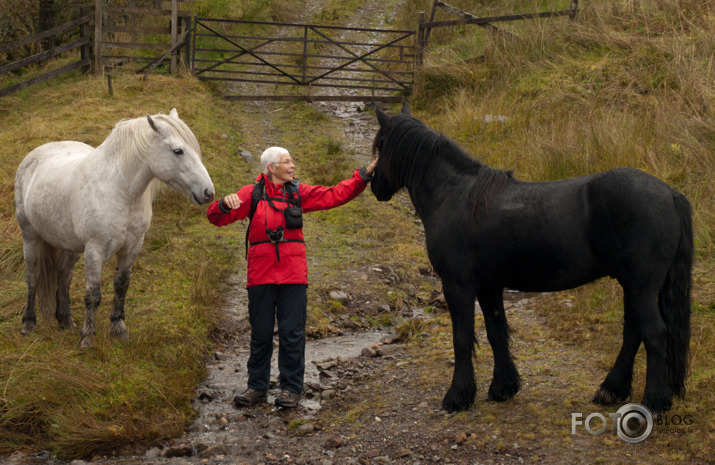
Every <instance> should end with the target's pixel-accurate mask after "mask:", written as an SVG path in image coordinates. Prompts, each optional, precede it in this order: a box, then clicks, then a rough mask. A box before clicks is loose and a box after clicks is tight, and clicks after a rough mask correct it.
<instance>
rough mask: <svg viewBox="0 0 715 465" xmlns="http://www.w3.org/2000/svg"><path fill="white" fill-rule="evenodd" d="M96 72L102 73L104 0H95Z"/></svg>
mask: <svg viewBox="0 0 715 465" xmlns="http://www.w3.org/2000/svg"><path fill="white" fill-rule="evenodd" d="M94 74H102V0H94Z"/></svg>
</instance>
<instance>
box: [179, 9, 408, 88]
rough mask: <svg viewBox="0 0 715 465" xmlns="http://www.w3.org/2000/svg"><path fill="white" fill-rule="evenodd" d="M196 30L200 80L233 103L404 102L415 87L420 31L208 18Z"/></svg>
mask: <svg viewBox="0 0 715 465" xmlns="http://www.w3.org/2000/svg"><path fill="white" fill-rule="evenodd" d="M193 30H194V39H193V42H194V43H193V46H192V59H191V68H192V71H193V73H194V75H195V76H196V77H198V78H199V79H201V80H205V81H216V82H220V83H222V84H221V88H222V92H224V94H225V95H224V97H225V98H226V99H229V100H243V101H249V100H270V101H380V102H399V101H401V100H402V99H404V97H405V96H406V95H409V93H410V90H411V87H412V82H413V71H414V64H415V31H400V30H387V29H369V28H348V27H337V26H317V25H308V24H287V23H268V22H256V21H234V20H226V19H209V18H195V19H194V26H193ZM223 89H225V90H223Z"/></svg>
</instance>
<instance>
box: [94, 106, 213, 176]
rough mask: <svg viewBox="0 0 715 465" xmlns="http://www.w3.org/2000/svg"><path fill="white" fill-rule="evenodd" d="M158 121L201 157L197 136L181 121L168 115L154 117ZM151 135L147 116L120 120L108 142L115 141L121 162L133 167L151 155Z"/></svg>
mask: <svg viewBox="0 0 715 465" xmlns="http://www.w3.org/2000/svg"><path fill="white" fill-rule="evenodd" d="M152 118H154V119H156V120H160V121H162V122H164V123H166V124H167V125H168V126H169V127H170V128H171V130H172V131H173V132H174V133H176V135H177V136H179V137H180V138H181V139H183V140H184V141H186V143H187V144H188V145H189V146H190V147H191V148H192V149H193V150H194V151H195V152H196V153H198V154H199V157H200V156H201V148H200V146H199V142H198V140H196V136H194V133H193V132H191V129H189V127H188V126H187V125H186V124H185V123H184V122H183V121H181V120H180V119H178V118H172V117H170V116H168V115H164V114H161V113H160V114H158V115H154V116H152ZM149 134H151V129H150V127H149V122H148V121H147V118H146V117H145V116H142V117H139V118H132V119H123V120H120V121H119V122H118V123H117V124H116V126H114V130H113V131H112V133H111V134H110V135H109V137H107V141H110V140H113V142H115V143H116V145H117V148H118V152H117V155H116V156H117V158H118V160H119V162H120V163H121V164H123V165H125V166H131V165H132V164H133V163H137V162H140V161H142V160H143V157H144V156H146V155H148V154H149V149H150V145H149V141H150V139H149Z"/></svg>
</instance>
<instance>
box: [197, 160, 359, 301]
mask: <svg viewBox="0 0 715 465" xmlns="http://www.w3.org/2000/svg"><path fill="white" fill-rule="evenodd" d="M261 177H264V178H265V183H266V195H267V197H271V198H283V197H284V195H285V194H284V190H283V186H276V185H275V184H273V183H272V182H271V181H269V180H268V177H267V176H266V175H264V174H260V175H259V176H258V177H257V178H256V181H259V180H260V179H261ZM365 186H367V183H366V182H365V181H364V180H363V178H362V176H361V175H360V170H355V172H354V173H353V175H352V177H351V178H350V179H346V180H345V181H341V182H340V183H338V184H337V185H336V186H334V187H324V186H310V185H306V184H300V186H299V193H300V203H301V208H302V209H303V212H304V213H307V212H312V211H318V210H327V209H330V208H333V207H339V206H340V205H343V204H346V203H348V202H349V201H351V200H352V199H354V198H355V197H357V196H358V195H359V194H360V193H361V192H362V191H363V190H365ZM253 187H254V185H253V184H251V185H248V186H244V187H242V188H241V189H240V190H239V191H238V192H237V194H238V197H239V198H240V199H241V202H242V203H241V206H240V207H239V208H236V209H235V210H229V211H227V212H226V211H225V210H223V211H222V208H221V205H220V202H221V200H222V199H219V200H217V201H216V202H214V203H213V204H211V205H210V206H209V208H208V210H207V212H206V216H207V217H208V219H209V221H210V222H211V223H213V224H215V225H216V226H225V225H227V224H231V223H233V222H234V221H236V220H242V219H244V218H246V217H247V216H248V213H249V211H250V209H251V196H252V194H253ZM294 196H295V195H294ZM273 205H274V206H275V207H276V208H277V209H280V210H281V211H282V210H283V209H284V208H285V207H286V206H288V204H287V203H285V202H273ZM283 225H284V220H283V214H282V213H280V212H278V211H276V210H274V209H273V208H271V206H270V205H269V204H268V202H267V201H266V200H261V201H259V202H258V206H257V207H256V212H255V213H254V215H253V221H251V226H250V228H251V229H250V230H249V231H248V242H249V244H253V243H255V242H262V243H260V244H256V245H251V246H250V247H249V248H248V270H247V271H248V273H247V275H248V276H247V282H246V287H251V286H257V285H259V284H306V285H307V284H308V262H307V259H306V256H305V244H304V243H303V242H302V241H303V230H302V229H286V230H285V231H284V234H283V235H284V238H285V239H289V240H291V242H279V243H278V244H277V245H278V250H276V244H272V243H270V242H263V241H268V235H267V234H266V229H273V230H274V231H275V230H276V228H277V227H278V226H283ZM292 241H300V242H292ZM276 252H277V253H276ZM279 255H280V261H279V260H278V258H279Z"/></svg>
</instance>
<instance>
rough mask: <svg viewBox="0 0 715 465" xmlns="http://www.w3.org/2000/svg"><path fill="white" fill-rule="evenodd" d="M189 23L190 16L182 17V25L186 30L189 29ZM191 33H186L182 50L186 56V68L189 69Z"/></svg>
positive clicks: (190, 20) (190, 21)
mask: <svg viewBox="0 0 715 465" xmlns="http://www.w3.org/2000/svg"><path fill="white" fill-rule="evenodd" d="M191 23H192V18H191V16H186V17H184V27H185V28H186V30H187V31H189V30H191ZM192 36H193V34H191V33H189V34H186V40H185V41H184V48H185V50H184V52H185V55H184V56H185V57H186V63H185V65H186V69H188V70H190V69H191V39H192Z"/></svg>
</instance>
